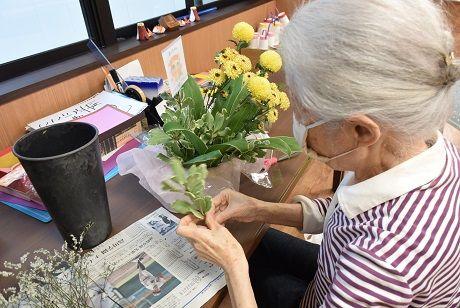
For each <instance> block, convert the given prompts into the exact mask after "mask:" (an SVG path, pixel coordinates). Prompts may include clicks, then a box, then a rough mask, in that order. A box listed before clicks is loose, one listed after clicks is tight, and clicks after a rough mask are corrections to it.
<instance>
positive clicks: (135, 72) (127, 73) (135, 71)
mask: <svg viewBox="0 0 460 308" xmlns="http://www.w3.org/2000/svg"><path fill="white" fill-rule="evenodd" d="M117 73H118V74H119V75H120V76H121V78H123V79H126V78H128V77H131V76H144V72H143V71H142V66H141V63H140V62H139V60H138V59H136V60H134V61H131V62H129V63H127V64H125V65H123V66H122V67H120V68H118V69H117Z"/></svg>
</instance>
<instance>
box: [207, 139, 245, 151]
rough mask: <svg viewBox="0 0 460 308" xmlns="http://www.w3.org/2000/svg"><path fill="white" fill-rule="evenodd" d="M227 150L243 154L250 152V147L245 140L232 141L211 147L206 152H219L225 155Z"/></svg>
mask: <svg viewBox="0 0 460 308" xmlns="http://www.w3.org/2000/svg"><path fill="white" fill-rule="evenodd" d="M229 148H233V149H235V150H237V151H239V152H240V153H245V152H247V151H249V150H250V145H249V143H248V141H247V140H246V139H234V140H231V141H228V142H224V143H222V144H215V145H212V146H210V147H209V148H208V151H214V150H220V151H221V152H222V153H225V152H227V151H228V150H229Z"/></svg>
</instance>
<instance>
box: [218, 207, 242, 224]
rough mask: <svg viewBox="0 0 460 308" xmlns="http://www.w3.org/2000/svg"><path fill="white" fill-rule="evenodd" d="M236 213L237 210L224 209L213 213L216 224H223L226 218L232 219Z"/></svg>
mask: <svg viewBox="0 0 460 308" xmlns="http://www.w3.org/2000/svg"><path fill="white" fill-rule="evenodd" d="M236 214H238V210H237V209H236V210H231V209H229V210H226V211H223V212H217V213H216V214H215V220H216V221H217V223H218V224H223V223H225V222H226V221H227V220H229V219H232V218H234V217H235V215H236Z"/></svg>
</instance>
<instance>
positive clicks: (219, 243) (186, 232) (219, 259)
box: [177, 211, 247, 272]
mask: <svg viewBox="0 0 460 308" xmlns="http://www.w3.org/2000/svg"><path fill="white" fill-rule="evenodd" d="M198 221H199V219H198V218H196V217H195V216H193V215H187V216H185V217H184V218H182V219H181V221H180V223H179V226H178V228H177V234H178V235H180V236H183V237H185V238H187V239H188V240H189V241H190V243H191V244H192V246H193V248H195V251H196V253H197V255H198V256H199V257H200V258H202V259H204V260H206V261H209V262H211V263H214V264H216V265H219V266H220V267H222V268H223V269H224V271H226V272H229V271H231V269H234V268H236V267H239V266H243V265H245V266H247V261H246V257H245V254H244V251H243V248H242V247H241V245H240V243H238V241H237V240H236V239H235V238H234V237H233V235H232V234H231V233H230V231H228V230H227V228H225V227H224V226H222V225H220V224H219V223H218V222H217V221H216V217H215V216H214V213H212V211H211V212H209V213H208V214H207V215H206V226H202V225H197V222H198Z"/></svg>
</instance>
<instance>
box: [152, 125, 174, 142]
mask: <svg viewBox="0 0 460 308" xmlns="http://www.w3.org/2000/svg"><path fill="white" fill-rule="evenodd" d="M170 140H171V137H170V136H169V135H168V134H166V133H165V132H164V131H163V130H162V129H161V128H154V129H152V130H151V131H150V132H149V144H150V145H157V144H165V143H166V142H168V141H170Z"/></svg>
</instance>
